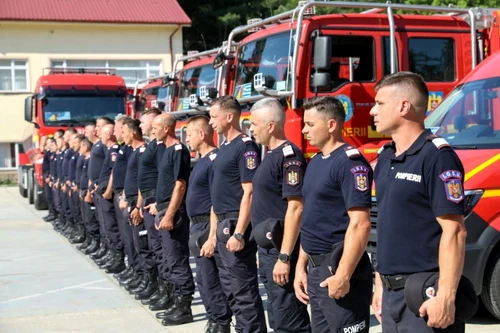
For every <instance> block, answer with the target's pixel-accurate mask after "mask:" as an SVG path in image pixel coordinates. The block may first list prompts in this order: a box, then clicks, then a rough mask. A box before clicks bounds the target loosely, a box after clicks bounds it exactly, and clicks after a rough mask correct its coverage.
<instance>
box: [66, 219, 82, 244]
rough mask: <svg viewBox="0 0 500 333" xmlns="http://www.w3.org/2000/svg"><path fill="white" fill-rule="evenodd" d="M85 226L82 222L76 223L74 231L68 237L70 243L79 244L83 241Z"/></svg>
mask: <svg viewBox="0 0 500 333" xmlns="http://www.w3.org/2000/svg"><path fill="white" fill-rule="evenodd" d="M85 239H86V237H85V228H84V227H83V225H82V224H80V223H78V224H76V226H75V232H74V233H73V234H72V235H71V237H70V238H69V242H70V243H71V244H80V243H84V242H85Z"/></svg>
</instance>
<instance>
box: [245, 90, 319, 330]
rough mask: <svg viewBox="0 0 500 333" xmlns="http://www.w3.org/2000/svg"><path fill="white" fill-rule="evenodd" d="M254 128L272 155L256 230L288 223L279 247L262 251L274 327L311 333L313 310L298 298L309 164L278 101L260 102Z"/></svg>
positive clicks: (255, 212)
mask: <svg viewBox="0 0 500 333" xmlns="http://www.w3.org/2000/svg"><path fill="white" fill-rule="evenodd" d="M251 123H252V125H251V127H250V131H252V132H253V136H254V138H255V141H256V142H257V143H258V144H261V145H263V146H265V147H266V148H267V149H268V150H269V151H268V152H267V154H265V156H264V159H263V161H262V163H261V165H260V166H259V168H258V169H257V171H256V172H255V175H254V177H253V180H252V184H253V195H252V213H251V216H252V219H251V220H252V228H253V231H254V232H255V231H257V230H256V227H257V228H259V227H260V228H267V226H264V225H262V223H268V222H269V223H273V221H271V220H268V219H274V220H280V222H278V223H283V231H284V232H283V233H282V234H281V233H280V234H279V236H282V239H281V237H280V239H279V240H278V239H276V241H277V242H279V243H277V244H275V246H276V247H275V246H272V248H271V247H270V246H269V247H267V248H266V247H263V246H259V275H260V279H261V281H262V283H263V284H264V287H265V288H266V292H267V296H268V306H267V313H268V318H269V326H270V327H272V328H273V330H274V331H275V332H277V333H284V332H310V331H311V327H310V321H309V314H308V312H307V305H305V304H303V303H301V302H300V301H299V300H298V299H297V298H296V297H295V293H294V289H293V280H294V276H295V266H296V264H297V259H298V254H299V242H297V239H298V236H299V229H300V222H301V213H302V207H303V200H302V183H303V179H304V174H305V170H306V159H305V157H304V154H303V153H302V152H301V151H300V149H299V148H298V147H297V146H296V145H295V144H293V143H291V142H290V141H288V140H287V138H286V136H285V128H284V126H285V110H284V109H283V107H282V106H281V104H280V103H279V102H278V101H277V100H276V99H273V98H264V99H262V100H260V101H258V102H257V103H255V104H254V105H253V107H252V110H251ZM266 220H267V222H266ZM274 223H276V222H274ZM280 228H281V225H280ZM266 233H267V232H266ZM266 233H263V234H264V235H265V234H266ZM266 236H267V237H263V238H264V239H267V238H269V236H271V237H272V238H275V237H279V236H278V234H276V235H273V234H272V232H271V235H266ZM273 236H275V237H273ZM256 240H257V239H256ZM258 244H261V243H259V242H258Z"/></svg>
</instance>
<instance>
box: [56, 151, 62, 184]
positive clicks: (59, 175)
mask: <svg viewBox="0 0 500 333" xmlns="http://www.w3.org/2000/svg"><path fill="white" fill-rule="evenodd" d="M63 161H64V151H59V153H58V154H57V162H56V165H57V167H56V168H57V169H56V170H57V178H58V179H59V180H60V181H64V174H63Z"/></svg>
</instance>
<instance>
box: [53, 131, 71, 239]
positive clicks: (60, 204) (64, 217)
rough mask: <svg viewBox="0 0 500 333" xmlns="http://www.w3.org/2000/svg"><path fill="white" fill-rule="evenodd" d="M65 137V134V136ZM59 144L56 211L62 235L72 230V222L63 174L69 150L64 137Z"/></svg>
mask: <svg viewBox="0 0 500 333" xmlns="http://www.w3.org/2000/svg"><path fill="white" fill-rule="evenodd" d="M63 135H64V134H63ZM56 143H57V149H58V152H57V155H56V178H55V183H54V187H55V191H56V192H57V196H56V198H57V206H56V209H57V211H58V212H59V220H60V222H61V223H60V224H58V227H57V228H56V230H57V231H59V232H61V233H65V232H67V230H68V229H69V228H70V225H71V224H70V221H69V220H68V215H69V214H68V211H67V208H68V205H67V200H66V198H65V197H64V193H63V189H62V186H63V184H64V174H63V162H64V152H65V151H66V150H67V144H66V142H65V141H64V137H63V136H60V137H58V138H56Z"/></svg>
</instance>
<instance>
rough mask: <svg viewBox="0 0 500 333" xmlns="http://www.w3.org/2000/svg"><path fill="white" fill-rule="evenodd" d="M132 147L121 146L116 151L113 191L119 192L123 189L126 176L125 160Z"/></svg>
mask: <svg viewBox="0 0 500 333" xmlns="http://www.w3.org/2000/svg"><path fill="white" fill-rule="evenodd" d="M131 151H132V147H130V146H127V145H125V144H122V145H121V146H120V149H119V150H118V155H117V157H116V161H115V164H114V166H113V189H114V190H121V189H123V188H124V187H125V176H126V174H127V159H128V157H129V155H130V152H131Z"/></svg>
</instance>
